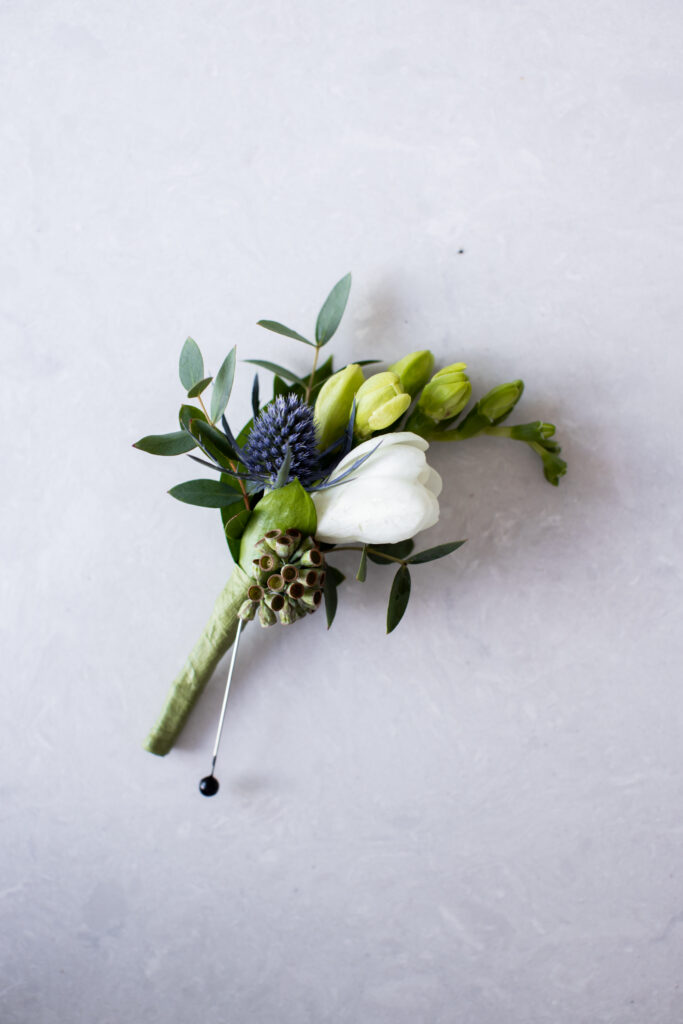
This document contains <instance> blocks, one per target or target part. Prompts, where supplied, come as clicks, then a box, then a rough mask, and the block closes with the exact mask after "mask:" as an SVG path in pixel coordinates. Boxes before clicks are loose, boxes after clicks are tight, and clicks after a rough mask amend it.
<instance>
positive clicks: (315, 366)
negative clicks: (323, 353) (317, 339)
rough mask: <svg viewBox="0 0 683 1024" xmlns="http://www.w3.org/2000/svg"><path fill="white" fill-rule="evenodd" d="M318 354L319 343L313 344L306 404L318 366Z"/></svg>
mask: <svg viewBox="0 0 683 1024" xmlns="http://www.w3.org/2000/svg"><path fill="white" fill-rule="evenodd" d="M319 355H320V345H316V346H315V355H314V356H313V369H312V370H311V376H310V377H309V378H308V385H307V387H306V398H305V401H306V404H307V405H308V400H309V398H310V397H311V391H312V390H313V382H314V381H315V371H316V369H317V367H318V356H319Z"/></svg>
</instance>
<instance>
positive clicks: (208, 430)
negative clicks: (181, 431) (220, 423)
mask: <svg viewBox="0 0 683 1024" xmlns="http://www.w3.org/2000/svg"><path fill="white" fill-rule="evenodd" d="M190 433H191V434H192V436H193V437H196V438H197V439H198V440H199V441H201V442H202V443H207V442H208V443H209V445H213V447H214V448H215V449H217V450H218V451H219V452H220V453H221V455H224V456H225V457H226V458H227V459H229V460H230V461H231V462H236V461H237V459H238V455H237V453H236V452H235V451H234V450H233V447H232V445H231V444H230V442H229V441H228V439H227V437H226V436H225V434H224V433H223V431H222V430H218V429H217V428H216V427H214V426H213V425H212V424H211V423H206V422H205V421H204V420H200V419H194V420H192V422H191V424H190Z"/></svg>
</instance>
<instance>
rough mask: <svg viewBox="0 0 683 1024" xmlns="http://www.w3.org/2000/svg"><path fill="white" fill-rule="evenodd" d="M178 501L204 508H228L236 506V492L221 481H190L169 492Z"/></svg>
mask: <svg viewBox="0 0 683 1024" xmlns="http://www.w3.org/2000/svg"><path fill="white" fill-rule="evenodd" d="M168 493H169V494H170V495H171V496H172V497H174V498H177V499H178V501H184V502H186V503H187V504H188V505H201V507H202V508H227V507H228V506H229V505H234V504H235V490H234V488H233V487H230V486H229V485H228V484H224V483H222V481H220V480H188V481H187V482H186V483H184V484H177V485H176V486H175V487H172V488H171V489H170V491H169V492H168Z"/></svg>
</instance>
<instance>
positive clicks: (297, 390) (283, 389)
mask: <svg viewBox="0 0 683 1024" xmlns="http://www.w3.org/2000/svg"><path fill="white" fill-rule="evenodd" d="M304 393H305V391H304V387H303V385H302V384H287V382H286V381H284V380H283V379H282V377H278V375H277V374H275V376H274V377H273V398H277V397H278V395H299V397H300V398H303V397H304Z"/></svg>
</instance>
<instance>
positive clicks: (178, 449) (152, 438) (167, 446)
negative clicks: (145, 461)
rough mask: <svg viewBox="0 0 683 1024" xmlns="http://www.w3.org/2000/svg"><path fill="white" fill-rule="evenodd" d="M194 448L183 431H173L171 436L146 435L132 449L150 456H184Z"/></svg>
mask: <svg viewBox="0 0 683 1024" xmlns="http://www.w3.org/2000/svg"><path fill="white" fill-rule="evenodd" d="M196 447H197V446H196V444H195V442H194V441H193V440H192V438H191V437H190V435H189V434H186V433H185V431H184V430H174V431H173V433H171V434H148V435H147V437H141V438H140V440H139V441H136V442H135V444H134V445H133V448H139V450H140V451H141V452H149V454H150V455H184V454H185V453H186V452H191V451H192V449H193V448H196Z"/></svg>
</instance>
